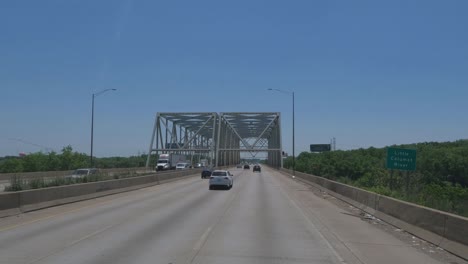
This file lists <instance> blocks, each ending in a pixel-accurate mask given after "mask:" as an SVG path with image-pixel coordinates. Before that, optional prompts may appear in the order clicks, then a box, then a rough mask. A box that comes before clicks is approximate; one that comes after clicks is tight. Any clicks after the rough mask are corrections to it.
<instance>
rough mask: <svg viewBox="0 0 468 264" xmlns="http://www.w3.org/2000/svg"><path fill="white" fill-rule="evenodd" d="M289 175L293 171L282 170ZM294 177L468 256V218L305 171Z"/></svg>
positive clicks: (452, 251)
mask: <svg viewBox="0 0 468 264" xmlns="http://www.w3.org/2000/svg"><path fill="white" fill-rule="evenodd" d="M280 172H281V173H282V174H285V175H288V176H290V175H291V174H292V171H291V170H287V169H283V168H281V169H280ZM295 176H296V177H297V178H298V179H299V180H301V181H304V182H306V183H308V184H311V185H313V186H315V187H316V188H319V189H321V190H324V189H326V190H324V191H326V192H327V193H329V194H330V195H332V196H334V197H336V198H338V199H340V200H343V201H345V202H347V203H349V204H351V205H353V206H355V207H357V208H360V209H361V210H363V211H365V212H367V213H369V214H371V215H374V216H375V217H377V218H379V219H382V220H383V221H385V222H387V223H390V224H392V225H394V226H396V227H398V228H401V229H403V230H405V231H407V232H409V233H411V234H413V235H415V236H417V237H420V238H422V239H424V240H427V241H429V242H431V243H433V244H435V245H437V246H439V247H441V248H443V249H445V250H447V251H449V252H451V253H453V254H455V255H458V256H460V257H462V258H464V259H468V218H466V217H462V216H458V215H454V214H450V213H447V212H443V211H439V210H436V209H432V208H428V207H424V206H420V205H417V204H413V203H409V202H405V201H401V200H397V199H394V198H391V197H388V196H384V195H380V194H377V193H373V192H369V191H366V190H363V189H359V188H356V187H353V186H350V185H346V184H343V183H339V182H336V181H331V180H328V179H326V178H323V177H318V176H315V175H311V174H306V173H302V172H297V171H296V173H295Z"/></svg>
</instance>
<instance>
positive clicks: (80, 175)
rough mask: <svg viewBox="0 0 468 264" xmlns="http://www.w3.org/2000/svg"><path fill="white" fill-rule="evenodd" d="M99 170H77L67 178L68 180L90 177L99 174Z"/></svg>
mask: <svg viewBox="0 0 468 264" xmlns="http://www.w3.org/2000/svg"><path fill="white" fill-rule="evenodd" d="M98 173H99V170H98V169H96V168H85V169H77V170H75V171H74V172H73V173H72V175H69V176H66V177H67V178H73V179H76V178H83V177H85V176H89V175H92V174H98Z"/></svg>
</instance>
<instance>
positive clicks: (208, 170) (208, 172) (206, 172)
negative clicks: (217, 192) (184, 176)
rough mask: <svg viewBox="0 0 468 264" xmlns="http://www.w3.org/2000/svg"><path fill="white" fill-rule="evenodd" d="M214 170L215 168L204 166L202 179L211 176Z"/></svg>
mask: <svg viewBox="0 0 468 264" xmlns="http://www.w3.org/2000/svg"><path fill="white" fill-rule="evenodd" d="M212 171H213V169H211V168H208V167H204V168H203V170H202V172H201V178H202V179H206V178H210V176H211V172H212Z"/></svg>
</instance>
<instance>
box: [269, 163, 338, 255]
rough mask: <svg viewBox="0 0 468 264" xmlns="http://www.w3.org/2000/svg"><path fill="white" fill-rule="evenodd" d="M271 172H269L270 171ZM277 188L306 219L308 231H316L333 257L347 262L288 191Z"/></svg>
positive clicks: (280, 187)
mask: <svg viewBox="0 0 468 264" xmlns="http://www.w3.org/2000/svg"><path fill="white" fill-rule="evenodd" d="M270 173H271V172H270ZM279 189H280V191H281V192H282V193H283V195H285V196H286V198H288V200H289V202H290V203H291V204H292V205H293V206H294V207H295V208H296V209H297V210H298V211H299V212H300V214H301V215H302V216H303V218H304V219H305V220H306V222H307V223H308V225H307V227H308V228H309V231H310V232H312V231H314V232H317V233H318V234H319V236H320V238H322V240H323V241H324V242H325V244H326V245H327V247H328V248H329V249H330V251H331V252H332V253H333V255H335V257H336V258H337V259H338V260H339V261H340V262H341V263H347V262H346V261H345V260H344V259H343V258H342V257H341V256H340V255H339V254H338V252H336V250H335V249H334V248H333V247H332V245H331V244H330V242H328V240H327V239H326V238H325V237H324V236H323V235H322V233H321V232H320V230H319V229H318V228H316V227H315V225H314V223H313V222H312V221H311V220H310V219H309V217H307V215H306V214H305V213H304V211H302V209H301V208H300V207H299V206H298V205H297V203H296V202H295V201H294V200H293V199H292V198H291V197H290V196H289V195H288V193H287V192H286V191H285V190H284V189H283V187H282V186H281V185H280V186H279ZM311 227H313V228H311Z"/></svg>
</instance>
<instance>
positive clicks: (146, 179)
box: [0, 169, 201, 217]
mask: <svg viewBox="0 0 468 264" xmlns="http://www.w3.org/2000/svg"><path fill="white" fill-rule="evenodd" d="M200 172H201V170H199V169H192V170H184V171H174V172H165V173H155V174H151V175H147V176H139V177H131V178H124V179H117V180H108V181H100V182H89V183H81V184H72V185H65V186H57V187H50V188H42V189H35V190H27V191H19V192H6V193H0V217H5V216H10V215H15V214H19V213H22V212H28V211H32V210H38V209H42V208H46V207H51V206H56V205H61V204H66V203H71V202H76V201H82V200H86V199H92V198H96V197H100V196H105V195H110V194H114V193H119V192H125V191H130V190H135V189H140V188H144V187H148V186H152V185H157V184H161V183H165V182H170V181H173V180H177V179H180V178H183V177H193V176H199V175H200Z"/></svg>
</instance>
